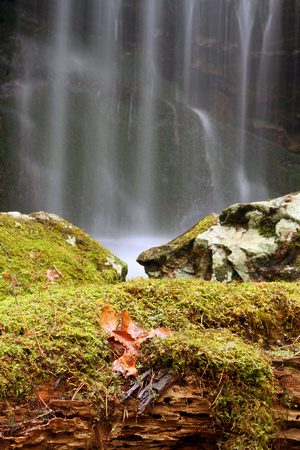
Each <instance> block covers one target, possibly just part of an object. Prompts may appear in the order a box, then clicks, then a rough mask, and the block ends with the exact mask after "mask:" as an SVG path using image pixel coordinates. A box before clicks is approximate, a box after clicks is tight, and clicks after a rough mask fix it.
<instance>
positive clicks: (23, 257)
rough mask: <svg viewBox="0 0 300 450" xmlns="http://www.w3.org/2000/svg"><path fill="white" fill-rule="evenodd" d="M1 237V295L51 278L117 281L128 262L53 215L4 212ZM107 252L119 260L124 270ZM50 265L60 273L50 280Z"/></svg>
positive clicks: (64, 283)
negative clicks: (36, 216) (119, 270)
mask: <svg viewBox="0 0 300 450" xmlns="http://www.w3.org/2000/svg"><path fill="white" fill-rule="evenodd" d="M45 217H46V216H45ZM0 243H1V247H0V255H1V256H0V300H1V299H4V298H5V297H6V296H7V295H12V294H24V293H33V292H35V291H37V290H41V289H48V288H49V286H50V284H51V285H53V284H54V285H61V286H68V285H79V284H84V283H87V284H89V283H103V282H105V283H107V282H109V283H114V282H116V281H118V279H119V278H122V279H124V278H125V275H126V265H125V264H124V263H122V262H121V261H120V260H119V259H118V258H116V257H114V256H113V255H112V254H111V253H110V252H109V250H107V249H106V248H104V247H102V246H101V245H100V244H99V243H98V242H96V241H95V240H93V239H91V238H90V237H89V236H88V235H87V234H86V233H84V232H83V231H82V230H80V229H79V228H77V227H75V226H73V225H71V224H69V223H68V222H66V221H64V220H60V219H59V218H55V217H54V216H52V217H51V216H48V218H47V217H46V218H45V219H42V220H40V219H38V220H34V218H33V217H32V220H30V219H26V220H24V219H22V218H18V217H16V218H15V217H12V216H10V215H6V214H0ZM72 244H74V245H72ZM108 258H113V259H114V260H116V261H117V262H118V263H119V264H120V268H122V275H121V276H120V275H119V274H118V273H117V271H116V270H115V269H114V268H112V266H111V265H110V263H109V260H108ZM47 270H54V271H55V272H56V274H57V275H58V274H59V275H60V276H58V277H57V278H55V280H54V281H53V282H50V280H49V279H48V278H47V276H46V271H47Z"/></svg>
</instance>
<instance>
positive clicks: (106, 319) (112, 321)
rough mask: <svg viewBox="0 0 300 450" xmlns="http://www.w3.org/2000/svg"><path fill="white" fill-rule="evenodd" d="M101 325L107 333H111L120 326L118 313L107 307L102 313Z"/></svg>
mask: <svg viewBox="0 0 300 450" xmlns="http://www.w3.org/2000/svg"><path fill="white" fill-rule="evenodd" d="M99 323H100V325H101V327H102V329H103V330H104V331H105V332H106V333H111V332H112V331H114V330H116V328H118V326H119V317H118V314H117V312H116V311H115V310H114V309H112V308H111V307H110V306H108V305H105V306H104V308H103V311H102V313H101V316H100V319H99Z"/></svg>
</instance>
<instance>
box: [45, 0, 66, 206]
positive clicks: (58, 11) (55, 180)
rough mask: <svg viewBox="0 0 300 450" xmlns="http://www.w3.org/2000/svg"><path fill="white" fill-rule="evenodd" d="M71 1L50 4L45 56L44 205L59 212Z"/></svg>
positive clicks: (61, 194) (63, 159)
mask: <svg viewBox="0 0 300 450" xmlns="http://www.w3.org/2000/svg"><path fill="white" fill-rule="evenodd" d="M70 12H71V0H65V1H64V2H56V3H55V4H54V17H55V23H54V43H53V46H54V47H55V49H56V51H55V52H54V53H53V54H52V55H51V57H50V58H49V63H50V67H54V68H55V70H54V71H53V84H52V86H51V90H52V92H51V94H50V105H49V134H48V142H49V147H48V148H47V159H48V162H47V167H48V172H47V181H46V196H47V197H46V200H45V206H46V209H47V210H48V211H57V212H58V213H59V214H63V208H62V206H63V192H64V188H65V186H64V180H63V171H62V170H60V169H58V168H62V167H64V166H65V164H66V160H65V156H66V155H65V151H64V149H65V146H66V134H67V118H68V110H67V108H68V89H67V85H68V84H67V83H68V67H69V57H70V50H71V49H70V34H69V27H70V23H69V21H70Z"/></svg>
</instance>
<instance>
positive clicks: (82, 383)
mask: <svg viewBox="0 0 300 450" xmlns="http://www.w3.org/2000/svg"><path fill="white" fill-rule="evenodd" d="M84 385H85V383H84V381H82V382H81V383H80V385H79V386H78V388H77V389H76V391H75V392H74V395H73V397H72V398H71V402H72V401H73V400H74V399H75V397H76V395H77V394H78V392H79V391H80V389H81V388H82V387H83V386H84Z"/></svg>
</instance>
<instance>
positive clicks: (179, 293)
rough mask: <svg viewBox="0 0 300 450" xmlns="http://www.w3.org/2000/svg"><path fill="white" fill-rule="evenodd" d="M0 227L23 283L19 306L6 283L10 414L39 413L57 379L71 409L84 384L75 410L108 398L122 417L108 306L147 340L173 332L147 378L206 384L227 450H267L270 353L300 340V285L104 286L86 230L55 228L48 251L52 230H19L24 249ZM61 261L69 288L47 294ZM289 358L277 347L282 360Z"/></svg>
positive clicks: (3, 379)
mask: <svg viewBox="0 0 300 450" xmlns="http://www.w3.org/2000/svg"><path fill="white" fill-rule="evenodd" d="M0 218H1V220H2V228H0V234H1V242H2V244H3V245H4V246H5V248H6V249H7V250H8V251H9V252H10V255H8V254H6V252H5V250H4V249H3V248H2V247H1V248H0V250H1V249H2V255H1V264H2V269H3V272H4V273H5V271H6V268H8V266H7V264H12V267H13V270H14V272H13V273H16V274H17V275H16V278H17V280H20V284H19V285H17V286H16V287H15V289H14V293H15V294H16V296H12V295H4V291H5V286H6V283H8V281H7V280H6V279H5V278H3V279H1V283H3V286H4V287H3V286H2V301H0V335H1V340H0V364H1V375H0V406H1V402H2V409H3V408H6V402H7V401H9V402H10V403H11V402H13V401H14V400H16V401H17V402H18V403H20V402H24V403H25V402H27V401H29V399H31V401H32V399H34V398H35V396H36V394H35V393H36V392H37V391H38V390H39V388H40V386H43V385H44V384H47V383H50V384H51V383H52V385H53V384H54V383H55V382H56V381H57V380H60V379H61V380H63V381H61V383H63V385H64V391H63V394H62V395H63V397H64V398H65V399H70V398H72V396H73V395H74V393H75V391H76V389H77V388H78V386H79V385H81V383H84V385H83V387H82V389H81V390H80V393H78V398H81V399H86V398H92V399H94V400H95V402H98V406H99V405H100V406H99V408H100V411H101V408H102V409H103V408H104V409H105V404H103V402H102V403H101V396H103V395H104V393H106V394H105V395H108V400H109V402H110V403H111V404H112V405H114V408H115V410H117V411H118V409H120V408H122V407H121V406H118V402H114V400H113V399H114V398H115V399H118V398H119V396H120V395H121V387H122V385H123V384H126V381H125V380H124V379H123V378H122V377H121V376H120V375H115V376H112V362H113V359H114V354H113V352H112V350H111V348H110V346H109V344H108V343H107V339H106V335H105V334H104V333H103V332H102V330H101V328H100V325H99V317H100V314H101V311H102V309H103V307H104V305H106V304H110V305H111V306H112V307H113V308H114V309H115V310H116V311H118V312H119V313H120V314H121V311H122V310H126V311H127V312H128V313H129V315H130V316H131V318H132V319H133V320H134V322H135V323H136V324H137V325H139V326H143V327H144V328H145V329H148V330H149V329H151V328H156V327H158V326H166V327H168V328H170V329H171V330H172V331H173V336H170V337H168V338H166V339H164V340H162V339H159V338H156V339H153V340H152V341H148V342H147V343H146V344H145V345H144V347H143V348H142V353H141V356H139V357H138V369H139V371H140V373H142V372H144V371H145V370H147V369H148V368H149V366H151V367H154V368H155V369H156V368H157V370H159V368H165V369H167V370H168V371H170V372H176V373H180V374H181V375H182V376H184V375H187V376H190V375H191V376H193V377H194V378H195V379H196V380H201V383H202V385H204V386H205V388H206V392H208V395H209V401H210V404H211V407H212V414H213V417H214V421H215V423H216V425H217V426H219V427H221V429H223V438H222V440H221V441H220V443H219V445H220V447H222V448H224V449H225V448H226V449H232V450H233V449H249V450H250V449H251V450H252V449H267V448H268V441H269V439H270V437H271V435H272V432H273V418H272V417H271V415H270V410H271V408H270V404H271V398H272V389H273V382H272V370H271V367H270V365H269V360H268V356H267V355H266V350H267V353H268V354H269V353H270V351H269V346H270V345H272V346H273V347H274V345H275V344H277V340H278V339H280V340H281V342H282V344H283V345H287V344H289V343H291V342H294V341H295V338H296V337H297V336H298V334H299V332H298V330H299V325H300V314H299V313H300V300H299V284H298V283H294V284H289V283H269V284H268V283H260V284H252V283H242V284H239V283H237V284H234V283H232V284H230V285H224V284H221V283H217V282H203V281H200V280H197V279H192V280H186V279H177V280H154V279H142V278H137V279H135V280H130V281H128V282H124V283H113V284H107V283H105V280H104V278H105V276H108V275H107V273H106V275H105V276H104V278H103V277H102V275H101V272H99V270H98V269H97V267H96V266H97V265H96V264H95V262H96V261H98V262H99V261H100V262H99V267H101V266H102V265H103V264H102V262H101V261H102V260H101V258H100V256H99V255H100V253H101V252H104V254H105V249H100V248H99V247H97V245H96V243H95V242H94V241H92V240H89V238H88V237H87V236H86V235H85V234H84V233H83V232H82V231H81V230H78V229H76V228H75V227H73V228H66V223H65V222H64V221H63V222H57V221H54V222H53V223H52V225H50V223H48V232H47V239H46V238H45V236H44V235H43V233H46V231H45V225H42V224H40V223H39V222H34V221H28V223H27V221H26V223H25V224H23V221H22V223H21V225H22V233H23V238H22V239H23V240H24V246H21V245H20V242H17V241H16V239H17V232H18V233H20V227H19V225H18V223H17V222H18V221H17V220H16V219H14V218H12V217H9V216H0ZM4 221H5V225H4ZM48 222H49V221H48ZM68 225H69V224H68ZM202 225H203V224H202ZM6 231H9V233H8V234H6ZM198 231H199V230H197V232H198ZM49 233H50V234H49ZM38 234H39V235H40V236H39V239H41V238H42V235H43V236H44V238H43V241H45V240H46V241H48V242H47V243H45V242H41V241H38V240H37V239H38V238H37V235H38ZM32 235H33V236H35V239H36V241H34V240H33V239H32ZM69 235H70V236H75V237H76V242H77V246H76V247H72V246H71V245H70V244H66V242H65V241H66V239H67V238H68V236H69ZM3 236H4V237H3ZM50 237H51V240H50ZM4 238H6V239H4ZM34 242H36V246H34ZM41 245H43V247H41ZM41 248H42V250H43V252H42V253H41V254H40V256H39V257H38V258H36V260H34V258H32V256H30V251H32V252H34V255H38V254H39V252H40V250H41ZM50 248H51V249H52V250H51V251H50ZM62 248H64V251H63V250H62ZM46 250H47V254H46ZM88 250H89V251H88ZM83 251H85V253H84V255H85V256H84V258H85V261H86V262H85V265H86V267H85V266H83V267H85V269H86V272H84V270H85V269H84V268H82V267H81V265H80V266H79V267H80V270H79V269H78V268H77V265H76V263H75V261H74V259H71V260H68V258H71V255H73V258H75V257H78V252H79V254H80V255H81V257H82V256H83V254H82V252H83ZM44 252H45V255H43V253H44ZM60 252H63V253H60ZM57 254H60V255H61V256H60V259H59V260H55V259H54V258H55V255H57ZM42 255H43V258H44V259H42ZM47 255H48V256H47ZM17 258H18V259H17ZM75 259H76V258H75ZM10 260H11V261H10ZM17 260H18V262H19V264H21V262H22V264H21V269H20V268H18V267H17V265H14V264H17ZM38 261H39V262H38ZM53 261H55V262H54V264H55V265H56V264H57V265H58V264H59V263H60V266H59V267H60V269H61V271H64V272H65V278H66V279H65V280H64V279H60V278H59V279H58V281H56V282H53V283H50V284H49V285H48V286H47V289H41V286H42V285H43V283H45V282H47V279H45V278H43V277H42V275H43V274H44V272H45V270H46V268H48V267H49V264H50V262H51V263H52V266H53ZM36 264H40V266H37V265H36ZM69 264H70V266H69ZM72 264H73V265H74V267H73V270H74V273H73V274H72V267H71V265H72ZM80 264H82V263H80ZM52 266H51V267H52ZM110 270H111V269H110ZM89 271H90V272H91V273H90V274H89V275H88V272H89ZM39 272H40V274H39V276H40V280H39V281H38V282H37V285H35V284H34V283H33V285H32V287H31V289H32V290H33V293H32V294H27V295H20V293H21V292H28V291H29V290H30V289H29V287H28V284H31V283H32V277H33V275H32V274H33V273H36V274H38V273H39ZM26 277H27V278H29V281H27V284H26ZM88 277H89V278H88ZM37 278H38V277H37ZM82 279H85V281H86V285H84V284H83V282H82ZM66 280H68V281H69V285H67V284H66ZM21 282H22V284H21ZM88 283H89V284H88ZM8 285H9V283H8ZM9 286H10V285H9ZM21 287H22V289H21ZM10 289H11V290H12V291H13V288H12V287H10ZM292 350H293V351H294V352H297V351H298V348H297V346H296V345H295V346H292V347H291V351H292ZM280 351H281V350H280V347H279V346H278V345H277V353H278V354H280ZM284 351H286V347H285V348H284ZM108 384H109V389H108ZM104 398H105V397H104ZM0 409H1V408H0ZM3 411H4V409H3ZM3 411H2V412H3ZM111 420H112V421H113V420H114V419H113V418H111Z"/></svg>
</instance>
